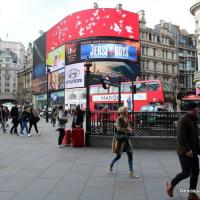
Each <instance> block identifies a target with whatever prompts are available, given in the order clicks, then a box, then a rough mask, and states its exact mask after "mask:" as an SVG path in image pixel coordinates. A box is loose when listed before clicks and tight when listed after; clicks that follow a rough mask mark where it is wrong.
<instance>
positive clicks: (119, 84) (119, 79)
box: [118, 74, 122, 107]
mask: <svg viewBox="0 0 200 200" xmlns="http://www.w3.org/2000/svg"><path fill="white" fill-rule="evenodd" d="M121 82H122V79H121V74H119V75H118V106H119V107H120V106H121V102H122V101H121Z"/></svg>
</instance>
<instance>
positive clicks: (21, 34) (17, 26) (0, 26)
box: [0, 0, 195, 47]
mask: <svg viewBox="0 0 200 200" xmlns="http://www.w3.org/2000/svg"><path fill="white" fill-rule="evenodd" d="M94 2H97V3H98V5H99V7H101V8H103V7H104V8H114V7H115V6H116V5H117V4H118V3H122V4H123V9H124V10H128V11H132V12H138V11H140V10H145V13H146V21H147V26H148V27H150V28H153V27H154V25H155V24H158V23H159V21H160V19H164V20H165V21H167V22H172V23H174V24H176V25H179V26H180V27H181V28H182V29H186V30H187V31H188V32H189V33H194V27H195V21H194V17H193V16H192V15H191V14H190V12H189V9H190V7H191V6H192V5H193V4H194V2H195V0H167V1H166V0H121V1H120V0H0V38H1V39H2V40H9V41H17V42H22V43H23V44H24V45H25V47H27V44H28V42H33V41H34V40H36V39H37V38H38V37H39V30H44V31H47V30H48V29H50V28H51V27H52V26H53V25H55V24H56V23H57V22H59V21H60V20H62V19H63V18H64V17H65V16H67V15H69V14H71V13H73V12H76V11H79V10H84V9H89V8H92V7H93V3H94Z"/></svg>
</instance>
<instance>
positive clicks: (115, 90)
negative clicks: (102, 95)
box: [109, 86, 118, 93]
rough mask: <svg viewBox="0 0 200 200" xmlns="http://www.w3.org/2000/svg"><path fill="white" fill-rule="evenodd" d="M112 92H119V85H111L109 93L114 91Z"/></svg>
mask: <svg viewBox="0 0 200 200" xmlns="http://www.w3.org/2000/svg"><path fill="white" fill-rule="evenodd" d="M112 92H114V93H117V92H118V87H114V86H110V88H109V93H112Z"/></svg>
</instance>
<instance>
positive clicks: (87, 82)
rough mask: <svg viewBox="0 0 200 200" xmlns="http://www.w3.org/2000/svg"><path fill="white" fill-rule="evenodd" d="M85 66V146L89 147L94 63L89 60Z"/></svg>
mask: <svg viewBox="0 0 200 200" xmlns="http://www.w3.org/2000/svg"><path fill="white" fill-rule="evenodd" d="M84 66H85V67H86V82H85V84H86V134H85V145H86V146H89V133H90V81H89V77H90V67H91V66H92V61H91V60H90V59H89V58H87V60H86V61H85V64H84Z"/></svg>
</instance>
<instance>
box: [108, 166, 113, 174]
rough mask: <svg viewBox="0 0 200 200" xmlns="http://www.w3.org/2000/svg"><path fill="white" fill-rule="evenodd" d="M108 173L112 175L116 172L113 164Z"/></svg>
mask: <svg viewBox="0 0 200 200" xmlns="http://www.w3.org/2000/svg"><path fill="white" fill-rule="evenodd" d="M108 173H109V174H110V175H113V174H115V172H113V168H112V167H111V166H108Z"/></svg>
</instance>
